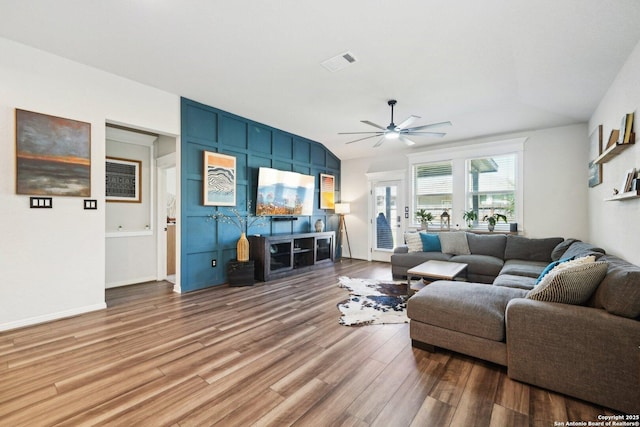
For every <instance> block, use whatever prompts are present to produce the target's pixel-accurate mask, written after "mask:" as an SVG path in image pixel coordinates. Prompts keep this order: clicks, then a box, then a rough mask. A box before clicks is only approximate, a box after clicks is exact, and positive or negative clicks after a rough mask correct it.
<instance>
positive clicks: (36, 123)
mask: <svg viewBox="0 0 640 427" xmlns="http://www.w3.org/2000/svg"><path fill="white" fill-rule="evenodd" d="M16 193H17V194H31V195H45V196H79V197H89V196H91V124H90V123H85V122H79V121H77V120H71V119H65V118H62V117H55V116H49V115H47V114H41V113H34V112H31V111H25V110H19V109H16Z"/></svg>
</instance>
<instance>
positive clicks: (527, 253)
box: [504, 235, 564, 264]
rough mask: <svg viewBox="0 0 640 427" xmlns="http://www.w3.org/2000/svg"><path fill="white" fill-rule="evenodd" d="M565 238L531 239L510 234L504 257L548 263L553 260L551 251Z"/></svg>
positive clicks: (506, 258)
mask: <svg viewBox="0 0 640 427" xmlns="http://www.w3.org/2000/svg"><path fill="white" fill-rule="evenodd" d="M563 240H564V239H563V238H562V237H548V238H545V239H530V238H528V237H523V236H513V235H508V236H507V245H506V247H505V250H504V259H505V260H509V259H526V260H528V261H540V262H546V263H547V264H548V263H550V262H551V252H552V251H553V249H554V248H555V247H556V246H558V244H559V243H560V242H562V241H563Z"/></svg>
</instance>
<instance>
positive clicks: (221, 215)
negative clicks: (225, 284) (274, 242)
mask: <svg viewBox="0 0 640 427" xmlns="http://www.w3.org/2000/svg"><path fill="white" fill-rule="evenodd" d="M229 212H230V213H225V212H222V211H216V212H214V213H212V214H211V215H209V218H210V219H212V220H215V221H217V222H219V223H221V224H230V225H233V226H234V227H235V228H237V229H238V231H240V239H238V243H237V247H236V249H237V252H238V253H237V259H238V261H249V240H248V239H247V234H246V233H247V232H248V231H249V228H251V227H254V226H255V227H261V226H263V225H266V224H267V221H266V219H265V218H264V217H260V216H255V215H253V214H252V213H251V201H250V200H249V201H248V202H247V214H246V215H244V214H242V213H240V211H239V210H238V208H232V209H230V210H229Z"/></svg>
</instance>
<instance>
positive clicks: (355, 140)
mask: <svg viewBox="0 0 640 427" xmlns="http://www.w3.org/2000/svg"><path fill="white" fill-rule="evenodd" d="M379 135H380V133H378V134H377V135H371V136H365V137H364V138H360V139H354V140H353V141H349V142H345V144H351V143H352V142H358V141H364V140H365V139H369V138H374V137H376V136H379Z"/></svg>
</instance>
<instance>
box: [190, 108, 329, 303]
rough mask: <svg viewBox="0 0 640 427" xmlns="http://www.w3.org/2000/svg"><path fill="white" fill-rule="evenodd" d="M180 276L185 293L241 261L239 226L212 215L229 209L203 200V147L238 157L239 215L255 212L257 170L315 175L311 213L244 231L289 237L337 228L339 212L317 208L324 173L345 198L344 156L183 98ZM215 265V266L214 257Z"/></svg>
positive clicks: (218, 280) (222, 277) (214, 281)
mask: <svg viewBox="0 0 640 427" xmlns="http://www.w3.org/2000/svg"><path fill="white" fill-rule="evenodd" d="M181 128H182V130H181V134H182V135H181V140H182V147H181V156H182V159H181V168H182V173H181V178H180V185H181V204H182V206H181V219H182V229H181V231H182V234H181V253H180V257H181V258H180V260H181V271H180V274H181V277H180V279H181V280H180V285H181V288H182V291H183V292H188V291H193V290H197V289H202V288H206V287H209V286H214V285H220V284H223V283H226V281H227V280H226V276H227V274H226V268H227V264H228V262H229V261H230V260H232V259H235V258H236V242H237V241H238V238H239V237H240V231H239V230H238V229H237V228H235V227H234V226H233V225H229V224H224V223H220V222H217V221H215V220H212V219H211V217H210V216H211V215H212V214H213V213H215V212H216V211H217V210H220V211H223V212H227V213H230V208H226V207H214V206H204V205H203V181H202V177H203V164H204V160H203V152H204V151H213V152H218V153H222V154H227V155H231V156H234V157H235V158H236V167H237V177H236V181H237V184H236V191H237V196H236V200H237V204H236V207H237V209H238V211H240V213H241V214H242V215H246V213H247V201H250V202H251V213H255V202H256V189H257V184H258V168H259V167H261V166H265V167H270V168H274V169H280V170H286V171H293V172H299V173H303V174H306V175H313V176H314V177H315V182H316V185H315V203H314V212H313V215H312V216H300V217H298V219H297V220H295V221H272V220H271V218H270V217H265V221H264V222H265V223H266V224H265V225H263V226H261V227H252V228H250V229H249V230H248V233H247V234H262V235H272V234H290V233H307V232H310V231H314V224H315V222H316V221H317V220H318V219H322V220H323V221H324V223H325V224H326V225H325V230H337V228H338V216H337V215H335V214H334V212H333V210H325V209H320V188H319V187H320V174H321V173H326V174H329V175H333V176H335V177H336V179H335V188H336V200H340V197H339V191H338V190H339V189H340V160H339V159H338V158H337V157H336V156H335V155H333V153H331V152H330V151H329V150H327V149H326V148H325V147H324V146H323V145H322V144H320V143H318V142H315V141H311V140H308V139H306V138H302V137H300V136H297V135H293V134H291V133H288V132H284V131H282V130H279V129H275V128H272V127H270V126H267V125H264V124H261V123H257V122H254V121H252V120H249V119H245V118H243V117H239V116H236V115H234V114H231V113H228V112H226V111H222V110H219V109H217V108H213V107H210V106H207V105H203V104H200V103H197V102H195V101H191V100H189V99H186V98H182V99H181ZM213 259H215V260H217V267H211V260H213Z"/></svg>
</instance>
